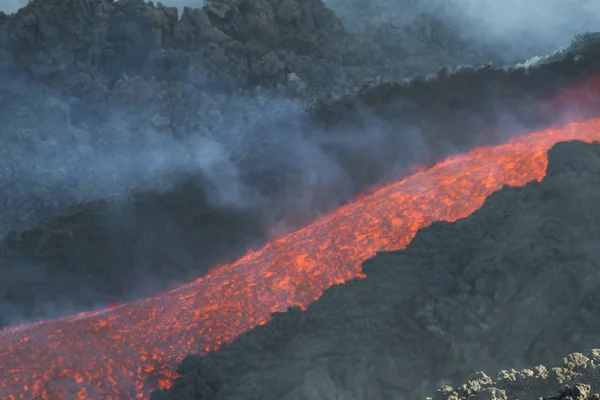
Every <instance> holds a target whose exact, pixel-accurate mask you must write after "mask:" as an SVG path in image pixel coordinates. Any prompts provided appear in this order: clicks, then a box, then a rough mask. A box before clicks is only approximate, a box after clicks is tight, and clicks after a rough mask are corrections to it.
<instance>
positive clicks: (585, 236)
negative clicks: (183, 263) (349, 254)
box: [152, 141, 600, 400]
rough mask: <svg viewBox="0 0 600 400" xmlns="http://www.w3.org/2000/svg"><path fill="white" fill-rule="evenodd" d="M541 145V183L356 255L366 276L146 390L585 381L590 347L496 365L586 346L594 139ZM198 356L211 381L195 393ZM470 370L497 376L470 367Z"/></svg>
mask: <svg viewBox="0 0 600 400" xmlns="http://www.w3.org/2000/svg"><path fill="white" fill-rule="evenodd" d="M548 158H549V164H548V167H547V175H546V177H545V178H544V179H543V180H542V181H541V182H539V183H538V182H532V183H530V184H528V185H526V186H525V187H523V188H511V187H505V188H503V189H501V190H499V191H497V192H496V193H494V194H492V195H491V196H490V197H489V198H488V199H487V200H486V201H485V203H484V205H483V206H482V207H481V208H480V209H479V210H477V211H476V212H474V213H473V214H472V215H471V216H469V217H467V218H464V219H461V220H458V221H456V222H455V223H447V222H436V223H434V224H433V225H432V226H430V227H428V228H425V229H422V230H421V231H419V232H418V233H417V235H416V236H415V238H414V239H413V241H412V242H411V243H410V244H409V246H408V247H407V248H406V249H405V250H403V251H396V252H387V253H385V252H384V253H380V254H378V255H377V256H375V257H374V258H372V259H369V260H367V261H366V262H365V263H364V265H363V269H364V272H365V273H366V274H367V278H366V279H364V280H353V281H350V282H348V283H346V284H344V285H337V286H334V287H331V288H329V289H328V290H326V291H325V293H324V294H323V296H322V297H321V298H320V299H319V300H317V301H315V302H314V303H312V304H311V305H309V306H308V308H307V310H306V311H300V310H297V309H291V310H289V311H288V312H287V313H282V314H276V315H275V316H274V317H275V318H274V320H273V321H271V322H269V323H267V324H265V325H263V326H259V327H257V328H255V329H253V330H250V331H248V332H247V333H245V334H243V335H241V336H240V337H239V338H238V339H236V340H235V341H234V342H233V343H232V344H231V345H229V346H227V347H224V348H223V349H221V350H219V351H215V352H211V353H208V354H207V355H205V356H190V357H188V358H187V359H186V361H185V363H184V364H185V368H182V369H181V372H182V373H183V376H182V377H181V378H179V379H177V380H176V381H175V384H174V388H177V389H176V391H175V389H173V390H166V391H159V392H155V393H154V394H153V396H152V399H153V400H167V399H178V400H188V399H189V400H192V399H194V400H196V399H214V400H225V399H227V400H235V399H248V398H260V399H261V400H269V399H294V400H296V399H298V400H299V399H307V400H308V399H311V400H316V399H332V398H344V399H369V400H378V399H392V398H406V399H417V398H421V399H422V398H424V397H425V396H426V395H432V394H433V393H434V391H435V388H436V387H437V386H439V385H441V384H442V383H443V382H448V383H454V382H464V381H465V379H466V381H467V384H466V385H467V386H464V385H463V386H460V387H458V388H457V389H451V388H445V389H443V390H442V391H441V392H440V394H439V396H442V397H440V399H463V398H464V399H467V398H468V399H505V398H511V399H516V398H537V397H540V396H542V397H544V396H545V397H548V398H552V397H550V396H554V395H555V393H556V392H557V391H558V390H559V389H561V388H562V387H563V385H564V384H572V383H573V384H575V383H592V385H594V384H596V385H597V377H598V369H597V368H598V365H599V364H598V354H597V353H598V351H597V350H595V351H591V353H590V355H589V356H588V357H587V358H586V357H584V356H582V355H579V354H574V355H571V356H569V357H567V358H566V359H565V361H564V367H563V368H559V369H553V370H546V369H545V368H544V367H536V368H535V369H533V370H523V371H524V372H515V371H505V372H499V371H501V370H505V369H507V368H510V367H516V368H523V367H525V366H533V365H537V364H539V363H544V364H546V363H556V362H559V361H560V360H561V359H562V357H563V356H564V354H567V353H569V352H575V351H583V352H586V351H590V350H591V349H593V348H595V347H597V346H598V336H597V332H598V329H600V317H599V315H600V314H599V313H598V307H599V304H600V303H599V302H598V293H599V291H598V288H599V287H600V280H599V279H598V276H599V275H598V268H599V267H600V251H598V246H597V243H598V241H599V240H600V231H599V230H598V229H597V226H598V224H599V223H600V210H599V209H598V207H596V206H595V205H596V204H597V203H598V202H599V201H600V174H599V172H600V145H599V144H584V143H582V142H577V141H573V142H566V143H559V144H557V145H555V146H554V147H553V148H552V149H551V150H550V151H549V155H548ZM207 365H210V368H211V375H210V376H211V381H214V380H217V381H218V382H219V385H218V387H219V388H218V390H216V392H213V393H211V394H209V393H206V392H204V394H199V393H197V394H194V391H193V390H191V387H190V386H189V385H190V384H191V383H190V382H192V381H194V382H197V381H201V380H202V379H204V378H203V377H204V376H207V374H206V371H205V369H206V366H207ZM203 368H204V369H203ZM482 369H484V370H486V371H489V372H490V373H492V374H494V373H497V372H499V377H498V379H497V380H495V381H492V380H491V379H490V378H488V377H487V376H485V375H484V374H482V373H479V374H474V375H469V374H471V373H473V372H474V371H480V370H482ZM201 371H204V372H201ZM579 389H581V388H579ZM586 390H587V389H586ZM453 392H456V394H453ZM573 393H574V392H571V394H573ZM588 393H589V390H588ZM533 395H535V397H533ZM471 396H475V397H471ZM584 398H585V397H584Z"/></svg>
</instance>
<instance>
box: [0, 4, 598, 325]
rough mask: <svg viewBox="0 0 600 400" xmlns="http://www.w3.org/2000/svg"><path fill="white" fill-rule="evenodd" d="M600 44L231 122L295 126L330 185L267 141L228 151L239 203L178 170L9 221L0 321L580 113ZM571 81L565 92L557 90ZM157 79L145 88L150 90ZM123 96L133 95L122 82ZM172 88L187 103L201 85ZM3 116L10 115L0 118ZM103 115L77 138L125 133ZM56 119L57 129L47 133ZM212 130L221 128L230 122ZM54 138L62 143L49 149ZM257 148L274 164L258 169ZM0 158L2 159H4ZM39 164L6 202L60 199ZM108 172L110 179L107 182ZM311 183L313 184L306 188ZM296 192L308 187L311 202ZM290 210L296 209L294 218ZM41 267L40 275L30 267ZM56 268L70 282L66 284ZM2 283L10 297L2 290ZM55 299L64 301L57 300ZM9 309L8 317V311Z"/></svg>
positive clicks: (201, 270)
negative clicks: (241, 190) (402, 172)
mask: <svg viewBox="0 0 600 400" xmlns="http://www.w3.org/2000/svg"><path fill="white" fill-rule="evenodd" d="M36 4H38V5H41V4H42V3H40V2H37V3H36ZM15 18H16V17H15ZM182 23H183V22H182ZM599 54H600V34H598V33H595V34H588V35H583V36H581V37H579V38H577V39H576V40H574V41H573V44H572V45H571V46H570V47H569V48H567V49H563V50H561V51H558V52H557V53H556V54H554V55H552V56H549V57H545V58H543V59H542V60H538V62H536V63H531V64H530V65H528V66H526V67H525V66H519V67H514V68H496V67H480V68H474V67H473V68H471V67H469V68H467V67H465V68H462V69H459V70H456V71H445V70H443V71H441V72H440V73H439V74H438V75H437V76H432V77H429V78H427V79H424V78H419V79H414V80H411V81H409V82H403V83H386V84H381V85H376V86H374V87H367V88H364V89H363V90H361V91H360V92H359V93H358V94H356V95H353V96H349V97H347V98H343V99H340V100H338V101H332V102H321V103H317V104H315V106H314V107H313V108H311V109H310V111H311V112H310V113H309V114H308V115H305V114H302V115H300V116H297V117H293V118H287V119H286V118H283V120H281V119H278V120H276V121H266V122H265V123H261V124H259V126H258V128H257V129H256V130H252V131H250V132H244V131H239V132H238V131H235V130H233V131H230V132H229V133H232V132H238V133H240V134H243V135H244V136H247V137H249V138H251V137H259V138H267V139H268V138H269V137H271V135H272V137H278V138H280V137H281V135H279V134H277V133H278V132H289V133H290V137H293V136H294V135H293V134H292V133H295V134H297V135H299V136H300V137H302V138H304V139H306V140H307V141H308V143H311V144H314V146H315V148H316V149H317V150H318V152H323V154H325V157H326V160H327V161H328V162H332V163H333V164H334V165H335V166H338V167H339V171H340V172H339V179H338V180H336V181H335V182H334V183H335V185H332V184H331V183H330V182H329V181H326V182H325V183H324V184H321V183H319V184H318V185H317V186H316V187H315V186H314V185H312V186H311V185H308V187H307V184H305V183H304V182H305V180H304V179H301V178H302V175H301V174H300V172H302V171H298V170H297V168H296V166H297V164H296V162H297V160H298V159H297V158H294V157H287V155H286V158H289V159H286V160H285V162H280V161H278V158H277V157H274V158H273V157H270V156H265V154H267V155H270V154H272V153H273V152H274V151H276V152H277V153H278V154H286V152H288V150H289V145H288V144H286V141H285V140H284V141H283V142H281V143H280V142H277V143H275V144H274V145H272V146H271V145H265V147H264V148H263V147H262V145H257V146H256V147H253V150H252V151H251V152H249V153H244V159H243V160H242V161H239V162H236V166H237V167H238V168H239V170H240V171H241V173H240V175H241V176H240V181H241V182H242V183H243V185H244V186H245V187H248V188H249V190H250V191H251V193H258V196H257V197H258V199H255V198H254V197H253V195H249V196H247V200H248V202H249V205H248V207H247V208H245V209H243V210H231V209H229V208H223V207H219V206H215V205H213V204H211V203H210V201H209V200H210V195H211V193H210V186H209V185H208V187H209V188H208V189H207V185H206V184H205V182H204V180H205V178H204V177H203V176H200V177H193V178H192V177H181V179H182V180H184V182H182V184H181V185H176V186H175V187H173V188H172V189H171V190H168V191H165V192H160V193H156V192H155V191H153V190H150V189H149V190H144V189H143V188H138V189H135V188H131V190H132V191H133V192H134V195H132V200H131V201H130V202H127V204H125V205H123V204H120V203H119V202H118V201H116V203H118V204H116V205H115V204H114V203H113V202H112V201H110V199H109V200H108V201H104V200H100V201H83V202H82V203H78V204H76V205H74V206H73V207H72V208H69V209H66V210H63V211H62V212H60V213H57V214H56V215H52V216H51V217H49V218H47V219H44V220H41V221H40V222H39V223H36V224H35V225H34V226H32V227H31V228H26V229H17V228H16V227H13V229H12V230H10V231H9V232H8V234H7V236H6V238H5V239H3V240H2V241H1V242H0V274H3V279H0V303H3V304H4V305H5V312H3V313H0V326H3V325H11V324H14V323H15V322H14V321H15V320H16V321H20V317H25V318H26V319H28V320H37V319H39V318H41V317H43V316H44V315H47V311H46V310H48V309H58V310H61V309H64V308H67V309H70V308H69V307H70V305H71V304H73V303H75V304H77V305H78V307H79V310H81V309H90V308H93V307H96V306H97V305H98V304H106V303H108V302H110V301H115V300H116V301H125V300H127V299H130V298H131V297H133V298H136V297H138V296H141V295H143V294H147V295H150V294H154V293H155V292H156V290H158V288H161V287H164V286H163V285H164V284H163V282H169V283H174V282H181V281H187V280H190V279H192V278H195V277H197V276H199V275H204V274H205V273H206V270H207V269H208V267H209V266H211V265H214V264H216V263H220V262H223V261H227V260H229V259H233V257H234V256H236V255H242V254H243V252H244V250H245V249H247V248H248V247H254V246H259V245H260V244H262V243H264V242H265V241H266V240H267V238H268V237H269V235H270V232H269V231H270V229H271V227H272V226H276V225H278V224H280V223H282V222H283V224H282V225H286V226H289V227H300V226H304V225H305V224H304V223H303V222H305V221H310V220H311V219H313V218H314V217H315V216H316V215H318V213H319V212H320V211H323V210H328V209H333V208H335V207H336V206H338V205H339V204H342V203H344V202H345V201H346V200H347V198H348V197H349V196H351V195H353V194H356V193H357V192H361V191H364V190H365V188H367V187H369V186H370V185H377V184H381V183H382V182H385V181H387V180H396V179H397V178H398V177H397V176H394V174H395V173H396V172H397V170H398V169H402V168H406V167H409V166H411V165H414V164H430V163H433V162H436V161H441V160H443V159H444V158H445V157H447V156H448V154H449V152H455V151H457V152H458V151H468V150H470V149H472V148H474V147H476V146H479V145H489V144H495V143H500V142H503V141H505V140H506V139H507V138H508V137H509V136H511V135H518V134H521V133H522V134H525V133H527V132H531V131H533V130H537V129H544V128H546V127H548V126H551V125H556V124H560V123H561V122H562V121H564V120H565V119H569V120H571V119H572V118H573V117H574V115H575V116H577V117H580V116H583V117H586V116H588V115H590V114H591V113H593V112H596V110H598V108H599V107H600V104H599V103H598V99H599V97H598V96H597V94H598V92H599V91H600V79H599V78H600V75H599V73H600V56H599ZM132 81H133V79H132ZM135 81H136V82H138V81H139V80H138V79H136V80H135ZM144 82H146V83H148V82H150V81H144ZM138 83H139V82H138ZM136 85H137V84H136ZM144 85H145V84H144ZM144 85H142V86H144ZM152 85H154V84H152ZM152 85H150V86H152ZM173 85H175V83H170V84H168V85H166V86H165V85H163V84H160V85H158V86H160V87H161V88H163V89H164V88H166V87H172V88H174V89H173V90H174V92H173V93H179V92H178V91H179V89H177V88H176V86H177V85H175V86H173ZM144 87H145V86H144ZM152 87H154V86H152ZM573 87H574V88H575V89H574V90H568V91H567V92H566V93H565V94H563V95H561V96H558V94H560V93H564V91H565V90H566V89H567V88H573ZM155 89H156V90H158V89H157V88H155ZM155 89H151V88H148V91H149V93H150V92H153V90H155ZM163 89H160V90H163ZM124 90H129V89H124ZM144 90H145V89H144ZM186 90H187V89H186ZM194 90H197V89H194ZM42 92H44V91H42ZM183 92H185V93H189V92H186V91H185V90H183ZM161 96H162V95H158V94H157V95H156V96H154V95H152V96H151V97H152V98H161ZM126 97H127V98H129V96H126ZM7 98H12V97H10V96H7ZM131 98H137V95H135V94H132V96H131ZM165 98H166V97H165ZM169 98H170V97H169ZM177 98H178V99H179V100H177V101H180V100H181V101H183V102H186V101H187V100H189V99H190V98H191V99H196V98H197V97H196V95H193V96H191V97H188V96H177ZM186 99H187V100H186ZM548 99H551V101H549V100H548ZM169 101H170V100H169ZM174 101H175V100H174ZM177 101H175V102H177ZM194 101H195V100H194ZM194 101H192V103H193V104H192V103H190V104H188V105H184V104H183V103H181V104H179V105H177V106H176V107H174V108H175V109H199V110H201V109H203V107H204V105H201V104H195V103H194ZM167 103H168V104H171V103H170V102H167ZM18 104H21V103H20V101H19V102H15V103H14V105H15V107H17V108H18V107H20V106H18ZM136 104H137V105H135V106H133V108H134V109H135V110H133V109H132V110H130V111H131V113H130V116H131V115H133V114H135V113H137V112H142V114H143V115H142V114H140V116H139V121H151V120H152V112H154V111H152V112H151V113H150V114H146V112H147V111H148V110H150V109H152V107H148V106H147V105H145V104H142V103H139V104H138V103H136ZM261 104H263V103H261ZM266 104H267V103H264V104H263V105H259V106H257V107H256V108H251V109H250V111H248V112H247V114H244V115H246V116H248V115H254V114H256V115H259V114H261V113H262V110H263V109H264V108H265V107H267V105H266ZM130 105H131V104H130ZM98 107H99V108H95V109H96V110H104V108H102V107H104V106H102V107H101V106H98ZM119 107H120V106H119ZM223 107H224V108H223V109H221V112H222V114H221V112H218V113H217V114H218V115H225V116H227V115H231V116H232V120H238V121H239V119H237V117H235V115H232V114H230V113H228V112H225V111H224V110H225V108H226V107H229V108H231V107H230V106H225V105H224V106H223ZM234 108H235V107H234ZM28 110H29V111H27V110H25V111H23V110H21V111H19V112H17V111H15V112H12V111H10V110H9V109H2V108H1V107H0V123H2V122H3V121H4V122H7V121H8V120H9V117H8V116H9V115H14V116H21V115H27V116H31V115H36V118H37V116H38V113H37V112H34V111H33V110H34V109H33V108H32V109H28ZM163 111H164V110H163ZM163 111H161V115H163V114H162V113H163ZM107 112H108V111H107ZM209 114H210V113H209ZM233 114H235V112H234V113H233ZM242 114H243V113H242ZM242 114H239V115H242ZM52 115H55V114H52ZM136 115H137V114H136ZM164 115H169V119H170V120H172V121H177V123H180V122H182V121H184V120H186V121H188V122H189V124H188V123H187V122H186V123H183V125H186V124H187V125H188V126H198V125H197V124H196V123H199V121H200V120H203V118H204V117H199V120H197V121H196V122H193V121H192V119H194V118H196V117H197V116H198V115H200V114H197V113H192V112H190V113H184V115H181V116H179V114H169V113H167V114H164ZM202 115H204V114H202ZM211 115H212V114H211ZM236 115H237V114H236ZM2 116H6V118H5V119H4V120H3V119H2ZM11 118H12V117H11ZM27 118H29V117H27ZM190 118H191V119H190ZM211 118H212V117H211ZM240 118H241V117H240ZM135 119H136V120H138V118H137V117H135ZM65 120H67V119H65ZM242 120H243V118H242ZM203 121H204V122H206V119H205V120H203ZM204 122H203V123H204ZM73 123H74V124H75V126H76V127H77V130H79V129H83V130H84V131H87V129H88V128H89V127H91V126H96V125H95V122H94V121H91V120H89V121H87V122H85V123H81V124H78V123H76V122H73ZM144 124H145V122H144V123H141V124H140V125H139V127H140V130H139V131H137V130H136V131H135V132H129V133H127V135H130V134H131V135H132V136H139V137H141V138H143V137H145V136H144V133H143V132H144V131H146V130H147V131H148V132H152V130H153V129H154V128H152V127H151V126H146V125H144ZM14 125H15V126H18V124H14ZM183 125H182V126H183ZM75 126H73V127H64V129H66V131H65V132H71V130H72V128H74V127H75ZM102 126H103V128H101V129H100V128H99V130H98V131H95V130H94V131H93V132H92V133H90V135H87V134H86V136H90V137H93V138H100V139H102V138H103V137H104V136H103V134H102V132H112V131H114V132H121V129H122V127H120V125H119V124H117V125H111V124H108V125H102ZM136 126H138V125H137V123H136ZM61 129H63V128H61V127H58V128H57V130H56V131H55V132H60V131H61ZM94 129H95V128H94ZM219 129H220V130H219V132H221V133H223V132H225V131H226V130H227V129H226V128H223V127H221V128H219ZM236 129H237V128H236ZM7 132H8V131H7ZM27 132H29V131H20V130H17V131H14V132H12V133H10V136H11V137H15V138H25V137H28V135H29V133H27ZM53 132H54V131H53ZM173 132H174V133H175V132H178V130H177V129H175V130H174V131H173ZM179 133H181V134H182V135H183V133H182V132H179ZM221 133H218V132H216V131H215V132H213V133H211V134H210V135H208V137H212V136H217V137H218V136H220V135H221ZM13 134H14V135H13ZM36 135H37V134H36ZM36 135H34V136H36ZM211 135H212V136H211ZM236 135H237V133H236ZM373 135H374V136H375V137H373ZM200 136H201V137H204V136H203V134H201V135H200ZM234 136H235V135H234ZM304 139H303V140H304ZM102 140H104V139H102ZM261 140H262V139H261ZM267 142H268V141H267ZM357 143H359V144H360V145H357ZM94 146H95V145H94ZM270 146H271V147H270ZM273 146H274V147H273ZM273 149H275V150H273ZM59 150H60V147H55V148H54V150H52V151H55V152H57V151H59ZM77 154H78V153H77ZM82 154H84V153H82ZM50 159H52V157H50ZM305 159H306V158H302V160H305ZM77 160H79V161H77ZM262 160H274V162H273V163H271V164H270V163H267V165H266V166H264V167H263V166H262V165H264V164H263V163H262ZM3 162H5V161H4V160H0V164H2V163H3ZM11 162H12V158H10V157H8V158H7V159H6V162H5V164H3V165H5V167H6V168H5V169H4V170H5V171H13V170H15V168H14V166H13V165H12V164H11ZM79 162H81V157H80V156H79V155H78V156H77V157H74V158H72V159H71V158H68V159H67V161H65V163H66V164H64V166H65V169H66V170H68V171H73V170H77V166H78V165H79V164H78V163H79ZM298 162H299V161H298ZM61 163H62V161H61ZM23 164H24V165H29V164H26V163H21V164H19V165H23ZM57 165H62V164H60V163H59V164H57ZM86 165H87V164H86ZM257 165H258V166H259V167H257ZM0 169H1V168H0ZM36 171H38V169H36ZM40 171H42V172H40V175H35V177H37V178H36V179H35V180H36V181H39V182H43V183H44V184H43V185H42V186H40V188H39V190H37V189H36V191H35V193H36V195H35V196H34V197H33V198H31V196H30V195H29V194H28V193H29V191H28V189H27V188H28V186H27V182H28V180H27V179H14V178H12V179H10V180H5V181H6V182H7V183H6V184H7V185H8V186H7V187H12V186H11V185H13V186H17V188H15V190H7V191H6V192H7V193H11V196H13V197H12V200H11V201H12V204H13V205H15V207H17V208H19V207H21V205H23V207H25V208H26V209H27V210H28V211H27V213H25V214H26V215H33V214H35V213H34V211H33V210H34V208H35V207H37V206H36V205H35V204H38V205H40V206H41V205H42V204H45V205H47V204H51V203H52V202H51V200H52V201H53V199H55V198H57V199H60V198H61V194H64V191H65V189H66V188H67V187H66V186H64V185H59V186H55V185H54V186H53V185H52V184H51V182H54V181H52V180H51V179H42V178H43V177H44V176H47V175H44V174H46V173H51V172H52V171H50V172H48V171H46V172H44V171H45V169H40ZM57 171H60V169H59V168H57ZM36 174H37V172H36ZM48 176H50V175H48ZM52 176H53V175H52ZM337 176H338V175H336V177H337ZM290 177H294V178H293V179H290ZM188 178H189V179H188ZM48 182H50V183H48ZM110 182H111V179H108V181H107V182H105V183H107V184H110ZM46 183H48V184H47V186H46ZM76 183H77V181H76V182H75V183H74V186H73V185H71V186H69V193H72V194H73V195H74V198H78V199H79V198H82V197H83V198H85V196H87V194H86V190H87V189H86V188H87V186H85V185H79V186H78V185H77V184H76ZM109 186H110V185H109ZM19 188H21V189H23V188H24V190H23V191H21V189H19ZM83 189H86V190H83ZM309 189H310V190H309ZM57 190H58V192H57ZM71 190H72V191H71ZM19 193H21V194H22V195H23V196H24V197H21V194H19ZM37 193H41V194H40V195H39V196H38V195H37ZM290 193H292V194H293V195H290ZM308 193H312V194H315V195H314V197H310V195H308ZM15 196H16V197H15ZM303 196H309V197H308V200H306V199H307V198H306V197H303ZM46 197H47V198H46ZM290 198H291V199H293V200H289V199H290ZM299 199H302V200H303V201H299ZM29 200H31V201H29ZM30 206H31V207H33V208H31V209H30V208H29V207H30ZM44 207H45V206H44ZM21 211H23V210H21ZM21 211H19V212H16V211H15V212H14V213H6V215H5V218H4V219H3V222H2V224H5V223H6V224H8V220H9V219H14V220H15V221H16V220H22V217H23V218H25V219H27V218H26V217H24V215H25V214H23V213H22V212H21ZM297 216H298V217H300V218H298V219H296V218H295V217H297ZM298 220H299V221H300V222H298ZM2 224H0V225H2ZM8 225H12V222H11V223H10V224H8ZM0 236H1V235H0ZM230 257H231V258H230ZM224 258H226V260H224ZM23 266H26V267H27V269H26V268H24V267H23ZM41 266H43V268H42V267H41ZM37 268H42V271H41V272H42V273H37V272H36V273H29V272H28V271H30V270H32V269H33V270H36V269H37ZM23 271H25V272H23ZM39 276H43V279H39V278H37V277H39ZM65 277H66V278H65ZM65 279H66V280H68V281H69V282H76V284H69V285H68V287H65V284H64V281H65ZM156 282H160V284H158V283H156ZM146 283H147V284H148V285H147V286H148V287H147V288H146V287H145V286H146V285H145V284H146ZM140 292H141V293H140ZM2 293H5V294H6V295H4V296H1V294H2ZM65 304H67V305H69V307H64V305H65ZM51 314H52V313H51ZM12 315H16V316H17V318H13V319H11V318H10V317H11V316H12Z"/></svg>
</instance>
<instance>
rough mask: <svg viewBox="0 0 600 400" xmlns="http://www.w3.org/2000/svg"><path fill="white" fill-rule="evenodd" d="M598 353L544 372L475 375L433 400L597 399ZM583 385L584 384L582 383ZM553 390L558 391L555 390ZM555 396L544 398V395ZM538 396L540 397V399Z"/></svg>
mask: <svg viewBox="0 0 600 400" xmlns="http://www.w3.org/2000/svg"><path fill="white" fill-rule="evenodd" d="M599 361H600V350H598V349H593V350H591V351H590V352H589V353H588V354H587V355H584V354H581V353H573V354H569V355H568V356H567V357H565V358H564V359H563V361H562V363H560V364H558V365H556V366H553V367H551V368H546V367H545V366H543V365H538V366H536V367H535V368H532V369H523V370H520V371H516V370H514V369H511V370H505V371H501V372H500V373H499V374H498V377H497V378H496V379H492V378H490V377H489V376H487V375H486V374H485V373H484V372H481V371H480V372H475V373H473V374H471V375H469V377H468V378H467V381H466V383H463V384H462V385H460V386H459V387H457V388H456V389H454V388H452V387H450V386H444V387H443V388H441V389H440V390H438V392H437V393H436V395H435V397H434V398H435V399H436V400H442V399H443V400H450V399H452V400H459V399H460V400H462V399H465V400H466V399H489V400H492V399H498V400H500V399H543V400H563V399H564V400H567V399H573V400H588V399H589V400H592V399H598V398H600V395H599V394H598V393H597V392H595V391H594V390H595V389H596V388H598V383H599V382H598V368H599V366H600V363H599ZM582 382H585V383H582ZM556 388H559V389H558V390H556ZM553 391H555V394H552V395H546V394H547V393H552V392H553ZM541 394H544V395H543V396H542V395H541Z"/></svg>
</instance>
